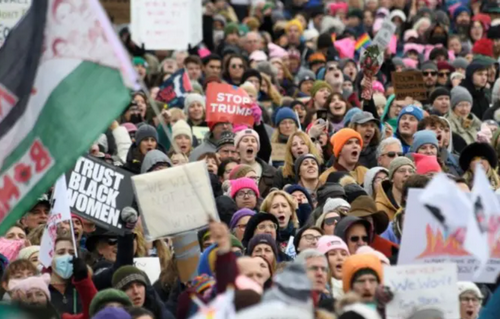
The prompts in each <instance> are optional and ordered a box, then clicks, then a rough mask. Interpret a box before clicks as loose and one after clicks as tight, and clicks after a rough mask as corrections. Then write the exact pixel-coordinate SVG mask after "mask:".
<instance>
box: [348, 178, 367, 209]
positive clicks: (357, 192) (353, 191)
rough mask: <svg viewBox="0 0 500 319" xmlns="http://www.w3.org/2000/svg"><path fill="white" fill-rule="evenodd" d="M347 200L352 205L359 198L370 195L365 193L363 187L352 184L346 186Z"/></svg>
mask: <svg viewBox="0 0 500 319" xmlns="http://www.w3.org/2000/svg"><path fill="white" fill-rule="evenodd" d="M344 190H345V196H346V200H347V202H348V203H349V204H352V202H354V201H355V200H356V198H358V197H359V196H367V195H368V193H367V192H366V191H365V189H364V188H363V187H361V185H359V184H356V183H352V184H347V185H346V186H344Z"/></svg>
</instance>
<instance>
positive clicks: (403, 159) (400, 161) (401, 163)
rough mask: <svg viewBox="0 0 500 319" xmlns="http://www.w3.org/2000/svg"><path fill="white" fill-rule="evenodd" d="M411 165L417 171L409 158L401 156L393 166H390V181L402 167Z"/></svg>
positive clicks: (393, 162)
mask: <svg viewBox="0 0 500 319" xmlns="http://www.w3.org/2000/svg"><path fill="white" fill-rule="evenodd" d="M405 165H409V166H411V167H412V168H413V169H415V164H413V162H412V161H411V159H409V158H408V157H404V156H400V157H397V158H395V159H394V160H393V161H392V162H391V164H390V165H389V180H392V177H393V176H394V173H395V172H396V171H397V170H398V169H399V168H400V167H401V166H405Z"/></svg>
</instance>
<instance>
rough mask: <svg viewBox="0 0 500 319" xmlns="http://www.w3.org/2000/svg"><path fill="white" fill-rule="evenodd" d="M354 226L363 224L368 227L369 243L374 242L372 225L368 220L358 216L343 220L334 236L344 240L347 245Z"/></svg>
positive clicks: (336, 227)
mask: <svg viewBox="0 0 500 319" xmlns="http://www.w3.org/2000/svg"><path fill="white" fill-rule="evenodd" d="M354 224H361V225H364V226H365V227H366V230H367V232H368V237H369V240H368V241H369V242H370V243H371V242H372V240H373V230H372V229H371V227H372V226H371V224H370V222H368V221H367V220H364V219H362V218H359V217H356V216H346V217H344V218H342V219H341V220H340V221H339V222H338V224H337V225H336V226H335V230H334V235H335V236H337V237H340V238H342V240H343V241H344V242H345V243H347V232H348V230H349V229H350V228H351V227H352V226H353V225H354Z"/></svg>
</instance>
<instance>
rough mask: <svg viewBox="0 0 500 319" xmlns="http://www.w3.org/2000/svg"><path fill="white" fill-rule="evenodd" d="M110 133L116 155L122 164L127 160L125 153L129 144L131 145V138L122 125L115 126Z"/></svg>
mask: <svg viewBox="0 0 500 319" xmlns="http://www.w3.org/2000/svg"><path fill="white" fill-rule="evenodd" d="M112 133H113V137H114V138H115V143H116V157H117V159H118V160H119V161H120V162H121V163H122V164H124V163H125V162H126V161H127V154H128V150H129V149H130V145H132V140H131V139H130V135H129V134H128V131H127V129H126V128H125V127H123V126H117V127H116V128H115V129H114V130H113V131H112Z"/></svg>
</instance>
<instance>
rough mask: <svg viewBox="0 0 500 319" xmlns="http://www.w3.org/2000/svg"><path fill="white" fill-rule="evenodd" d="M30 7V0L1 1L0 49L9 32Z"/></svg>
mask: <svg viewBox="0 0 500 319" xmlns="http://www.w3.org/2000/svg"><path fill="white" fill-rule="evenodd" d="M30 6H31V0H20V1H1V3H0V47H2V46H3V43H4V42H5V39H6V38H7V36H8V35H9V32H10V30H11V29H12V28H13V27H15V25H16V24H17V23H18V22H19V20H21V18H22V17H23V16H24V15H25V14H26V11H28V9H29V8H30Z"/></svg>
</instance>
